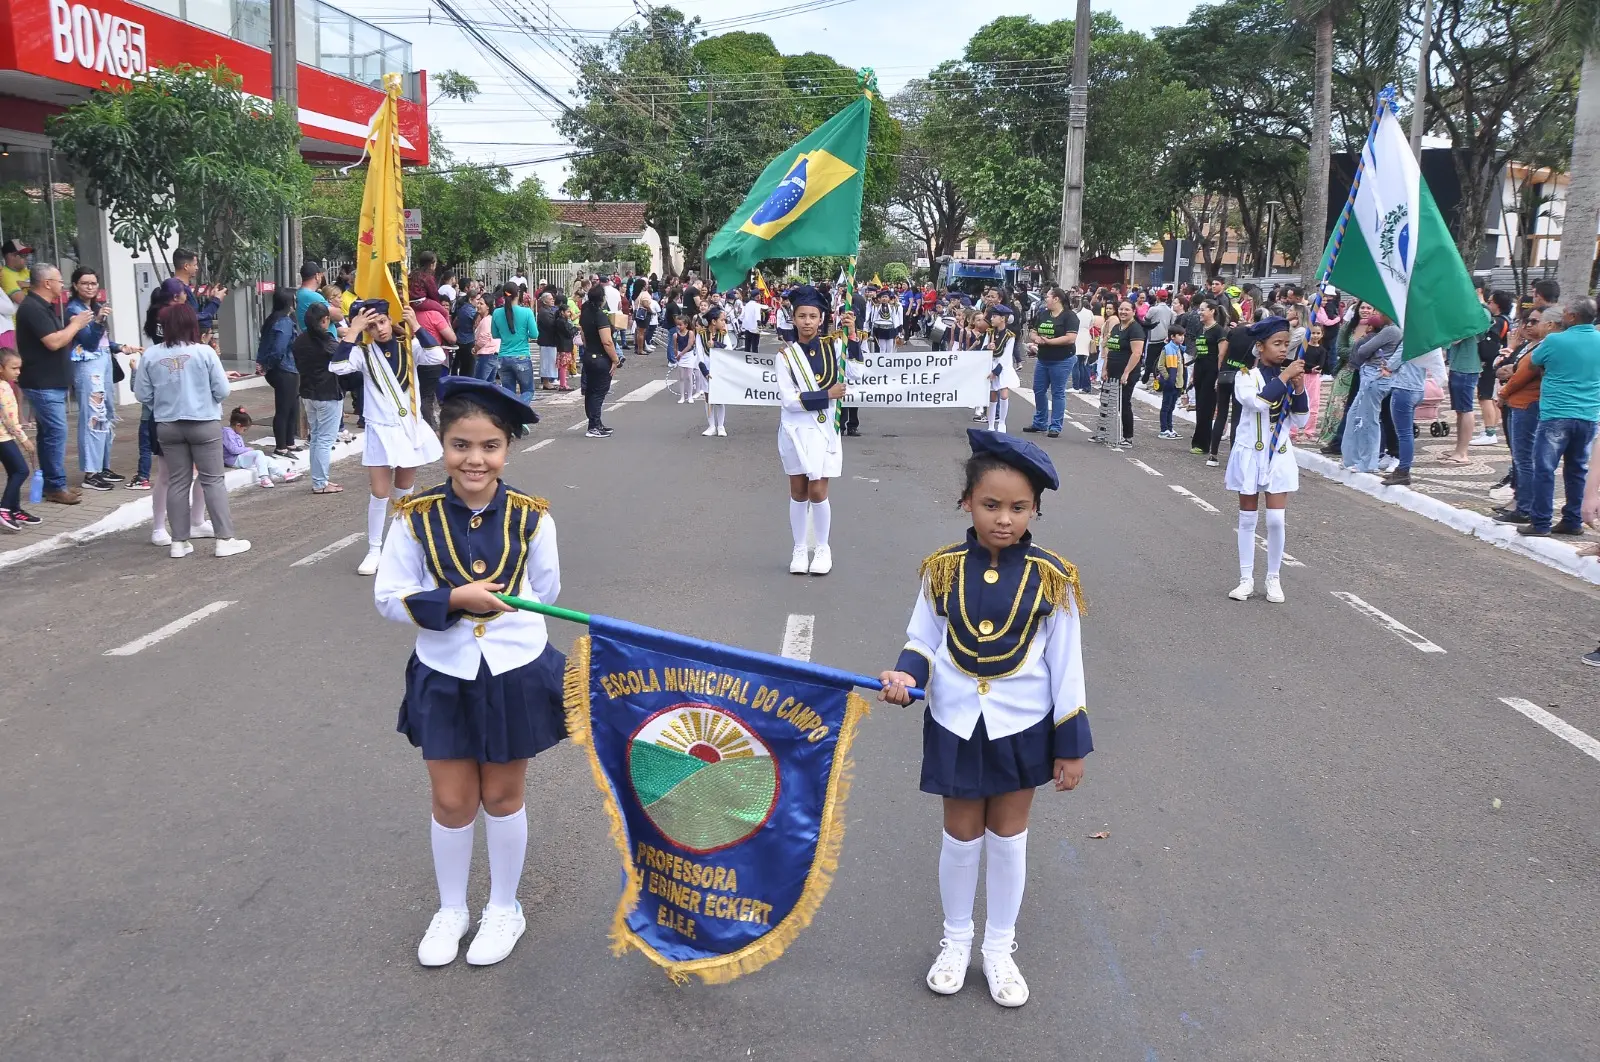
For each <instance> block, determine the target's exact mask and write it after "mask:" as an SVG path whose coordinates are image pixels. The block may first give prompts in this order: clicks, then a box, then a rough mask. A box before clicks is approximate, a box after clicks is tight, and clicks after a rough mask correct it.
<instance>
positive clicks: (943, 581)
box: [917, 542, 966, 601]
mask: <svg viewBox="0 0 1600 1062" xmlns="http://www.w3.org/2000/svg"><path fill="white" fill-rule="evenodd" d="M965 556H966V550H965V549H964V548H963V544H962V543H959V542H958V543H956V544H955V545H953V546H946V547H944V548H943V549H941V550H938V551H936V552H934V553H932V554H930V555H929V556H928V557H927V558H926V559H925V560H923V562H922V564H921V566H919V567H918V568H917V576H918V578H920V579H921V580H922V587H923V591H924V592H925V593H926V594H927V595H928V600H929V601H939V600H941V599H942V598H944V597H945V596H947V595H948V594H949V593H950V591H951V590H952V589H953V588H954V587H955V585H956V575H957V574H958V573H959V572H960V571H961V562H962V560H963V558H964V557H965Z"/></svg>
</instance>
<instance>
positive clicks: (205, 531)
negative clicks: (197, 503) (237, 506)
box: [189, 520, 217, 538]
mask: <svg viewBox="0 0 1600 1062" xmlns="http://www.w3.org/2000/svg"><path fill="white" fill-rule="evenodd" d="M189 537H190V538H216V537H217V529H216V528H214V527H212V526H211V521H210V520H202V521H201V522H200V523H198V524H195V525H194V526H193V527H191V528H190V529H189Z"/></svg>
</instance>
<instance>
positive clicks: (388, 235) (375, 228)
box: [356, 74, 406, 327]
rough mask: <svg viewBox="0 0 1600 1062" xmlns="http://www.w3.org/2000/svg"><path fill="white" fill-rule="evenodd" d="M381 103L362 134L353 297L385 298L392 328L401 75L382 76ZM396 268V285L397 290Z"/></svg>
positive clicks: (398, 239)
mask: <svg viewBox="0 0 1600 1062" xmlns="http://www.w3.org/2000/svg"><path fill="white" fill-rule="evenodd" d="M383 88H384V100H383V105H382V106H381V107H379V108H378V113H377V114H376V115H375V116H374V117H373V120H372V128H371V129H370V130H369V131H368V133H367V186H366V189H365V190H364V191H363V192H362V193H361V222H360V233H361V236H360V241H359V243H358V244H357V247H356V296H357V297H358V298H362V299H387V300H388V301H389V312H390V315H391V316H392V318H393V319H394V322H395V325H396V326H397V327H400V314H401V311H402V310H403V309H404V308H405V305H406V303H405V300H403V299H402V298H401V297H400V291H401V289H403V288H404V287H405V285H406V276H405V260H406V224H405V214H404V213H403V209H404V206H405V203H404V200H403V198H402V195H401V191H400V125H399V109H400V105H399V101H400V75H398V74H385V75H384V78H383ZM391 265H398V266H399V267H400V268H399V270H398V271H397V272H398V274H399V286H398V287H397V286H396V271H391V270H390V269H389V267H390V266H391Z"/></svg>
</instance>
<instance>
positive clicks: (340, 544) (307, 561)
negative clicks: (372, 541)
mask: <svg viewBox="0 0 1600 1062" xmlns="http://www.w3.org/2000/svg"><path fill="white" fill-rule="evenodd" d="M366 537H367V536H366V534H365V533H364V532H361V531H357V532H356V533H355V534H353V535H346V536H344V537H343V538H341V539H340V540H339V541H337V542H334V543H332V544H330V545H327V546H323V547H322V548H321V549H319V550H317V551H316V552H315V553H313V554H311V556H309V557H301V558H300V559H299V560H297V561H295V562H294V563H293V564H291V565H289V567H291V568H306V567H309V566H310V565H313V564H315V563H317V561H319V560H326V559H327V558H329V557H331V556H333V555H334V554H335V553H338V552H339V551H340V550H341V549H344V548H345V547H346V546H351V545H354V544H355V543H357V542H359V541H361V540H362V539H364V538H366Z"/></svg>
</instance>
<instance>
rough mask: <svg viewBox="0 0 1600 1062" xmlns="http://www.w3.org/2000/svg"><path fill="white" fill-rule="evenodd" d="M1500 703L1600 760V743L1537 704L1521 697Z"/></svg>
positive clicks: (1587, 754) (1502, 698)
mask: <svg viewBox="0 0 1600 1062" xmlns="http://www.w3.org/2000/svg"><path fill="white" fill-rule="evenodd" d="M1500 703H1501V704H1505V705H1510V706H1511V707H1512V708H1515V709H1516V710H1517V711H1519V712H1521V713H1522V714H1523V715H1525V716H1527V717H1528V718H1529V719H1532V720H1533V721H1534V722H1535V723H1538V724H1539V725H1540V726H1542V727H1544V728H1545V729H1546V730H1548V731H1550V733H1552V734H1554V735H1555V736H1556V737H1558V738H1560V739H1561V740H1562V741H1565V742H1566V743H1567V744H1569V745H1571V746H1572V747H1573V748H1575V749H1577V750H1578V751H1579V752H1581V753H1583V754H1584V755H1585V756H1588V757H1589V758H1591V759H1595V760H1600V741H1596V740H1595V739H1594V738H1592V737H1590V736H1589V735H1588V734H1585V733H1584V732H1583V731H1581V730H1579V729H1578V728H1577V727H1575V726H1573V725H1572V724H1571V723H1569V722H1567V721H1566V720H1565V719H1563V718H1561V717H1560V716H1558V715H1551V714H1550V713H1549V712H1547V711H1545V710H1544V709H1543V708H1540V707H1539V706H1538V705H1537V704H1534V703H1533V702H1532V701H1525V700H1523V699H1522V698H1521V697H1501V698H1500Z"/></svg>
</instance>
